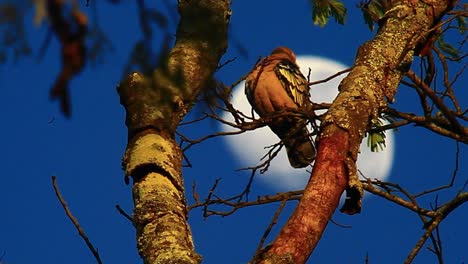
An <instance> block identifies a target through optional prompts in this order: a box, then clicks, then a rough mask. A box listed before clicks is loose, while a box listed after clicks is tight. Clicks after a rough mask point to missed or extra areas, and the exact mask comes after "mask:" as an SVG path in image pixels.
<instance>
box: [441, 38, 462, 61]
mask: <svg viewBox="0 0 468 264" xmlns="http://www.w3.org/2000/svg"><path fill="white" fill-rule="evenodd" d="M437 44H438V46H439V48H440V50H441V51H442V52H444V53H445V54H446V55H448V56H449V57H450V58H451V59H453V60H458V59H459V58H460V53H461V51H460V50H459V49H457V48H455V47H453V46H452V45H451V44H450V43H447V42H445V41H444V39H443V38H442V35H441V36H440V37H439V38H438V39H437Z"/></svg>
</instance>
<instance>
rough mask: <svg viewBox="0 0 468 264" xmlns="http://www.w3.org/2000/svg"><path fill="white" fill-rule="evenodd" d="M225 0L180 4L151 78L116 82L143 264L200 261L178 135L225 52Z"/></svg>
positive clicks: (190, 0) (192, 0) (135, 77)
mask: <svg viewBox="0 0 468 264" xmlns="http://www.w3.org/2000/svg"><path fill="white" fill-rule="evenodd" d="M229 6H230V2H229V1H227V0H179V13H180V15H181V20H180V23H179V25H178V28H177V35H176V38H177V39H176V43H175V46H174V47H173V48H172V50H171V51H170V52H169V54H168V55H167V59H166V60H164V61H163V62H162V63H161V65H160V66H159V67H158V68H157V69H155V70H154V72H153V74H152V76H144V75H142V74H139V73H133V74H131V75H130V76H128V77H127V78H126V79H125V80H124V81H122V82H121V84H120V85H119V87H118V88H117V89H118V92H119V95H120V101H121V104H122V105H123V106H124V107H125V109H126V113H127V117H126V122H125V123H126V125H127V128H128V139H129V142H128V145H127V150H126V152H125V156H124V159H123V167H124V170H125V175H126V179H127V180H128V176H131V177H132V178H133V182H134V184H133V200H134V204H135V209H134V216H133V218H134V224H135V227H136V229H137V241H138V243H137V245H138V251H139V253H140V256H141V257H142V258H143V261H144V263H164V264H167V263H200V262H201V256H200V255H198V254H197V253H196V252H195V249H194V245H193V241H192V234H191V231H190V228H189V225H188V223H187V206H186V200H185V190H184V184H183V178H182V152H181V150H180V148H179V146H178V144H177V143H176V141H175V135H174V133H175V130H176V128H177V126H178V124H179V123H180V121H181V120H182V118H183V117H184V116H185V114H186V113H187V112H188V111H189V110H190V108H191V107H192V105H193V104H194V103H195V99H196V98H197V96H198V95H199V93H200V92H201V91H202V89H204V88H205V86H207V85H208V84H209V83H210V81H211V79H212V75H213V74H214V72H215V70H216V68H217V65H218V63H219V60H220V58H221V56H222V55H223V54H224V52H225V50H226V48H227V26H228V23H229V17H230V14H231V11H230V9H229Z"/></svg>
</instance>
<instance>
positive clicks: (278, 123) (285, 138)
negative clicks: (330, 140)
mask: <svg viewBox="0 0 468 264" xmlns="http://www.w3.org/2000/svg"><path fill="white" fill-rule="evenodd" d="M245 94H246V97H247V100H248V101H249V103H250V105H251V106H252V108H253V109H254V110H255V112H256V113H257V114H258V115H259V116H260V117H267V116H268V115H272V114H274V113H278V112H280V111H288V110H290V111H291V110H293V111H294V110H299V111H306V112H309V111H312V108H311V107H312V104H311V102H310V100H309V85H308V81H307V79H306V78H305V77H304V75H303V74H302V73H301V72H300V70H299V66H298V65H297V63H296V55H295V54H294V52H293V51H292V50H291V49H289V48H287V47H277V48H275V49H274V50H273V51H272V52H271V54H270V55H269V56H267V57H265V58H264V59H263V60H261V61H259V62H258V63H257V64H256V65H255V67H254V68H253V70H252V71H251V72H250V73H249V74H247V76H246V79H245ZM306 124H307V120H306V119H305V118H301V117H299V116H297V115H294V114H286V115H277V117H273V118H272V120H271V122H269V123H268V126H269V127H270V129H271V130H272V131H273V132H274V133H275V134H276V135H277V136H278V137H279V138H280V139H281V141H282V142H283V143H284V146H285V148H286V152H287V155H288V160H289V163H290V165H291V166H292V167H293V168H304V167H307V166H308V165H310V164H311V163H312V161H313V160H314V159H315V155H316V149H315V146H314V143H313V141H312V140H311V138H310V133H309V131H308V129H307V127H306Z"/></svg>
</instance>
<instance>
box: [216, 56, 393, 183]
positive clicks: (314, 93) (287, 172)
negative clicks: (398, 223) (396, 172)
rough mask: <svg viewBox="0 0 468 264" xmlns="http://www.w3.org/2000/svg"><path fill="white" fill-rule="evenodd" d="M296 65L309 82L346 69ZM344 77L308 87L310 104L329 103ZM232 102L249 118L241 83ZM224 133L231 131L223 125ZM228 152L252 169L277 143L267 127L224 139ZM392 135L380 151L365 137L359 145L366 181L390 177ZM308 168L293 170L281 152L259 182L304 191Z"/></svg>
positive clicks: (302, 60) (320, 62) (321, 62)
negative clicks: (370, 146)
mask: <svg viewBox="0 0 468 264" xmlns="http://www.w3.org/2000/svg"><path fill="white" fill-rule="evenodd" d="M297 63H298V64H299V66H300V68H301V72H302V73H303V74H304V76H308V74H309V69H310V81H317V80H323V79H325V78H327V77H329V76H331V75H333V74H335V73H337V72H339V71H342V70H344V69H346V68H348V67H347V66H346V65H343V64H341V63H339V62H336V61H333V60H329V59H326V58H322V57H315V56H298V57H297ZM345 76H346V75H345V74H343V75H340V76H338V77H336V78H334V79H332V80H330V81H328V82H325V83H321V84H318V85H314V86H312V87H311V90H310V94H311V101H313V102H314V103H330V102H332V101H333V99H334V98H335V97H336V96H337V94H338V85H339V83H340V82H341V80H342V79H343V78H344V77H345ZM231 103H232V104H233V106H234V108H235V109H238V110H239V111H241V112H243V113H245V114H246V115H250V113H251V111H252V107H251V106H250V104H249V103H248V101H247V98H246V96H245V93H244V83H243V82H242V83H240V84H239V85H238V86H236V87H235V88H234V91H233V94H232V100H231ZM223 119H225V120H232V117H231V116H230V114H229V113H226V114H224V116H223ZM221 129H222V130H223V131H232V130H233V129H232V128H230V127H228V126H226V125H222V127H221ZM223 138H224V140H225V142H226V144H227V145H228V149H229V150H230V151H232V153H233V155H234V156H235V157H237V158H238V159H239V161H240V164H241V166H242V167H248V166H254V165H257V164H259V163H260V159H261V158H262V157H263V156H264V155H265V154H266V153H267V151H268V150H267V149H265V147H267V146H271V145H273V144H275V143H278V142H279V139H278V137H277V136H276V135H275V134H273V132H271V131H270V129H269V128H268V127H263V128H260V129H256V130H254V131H249V132H245V133H243V134H240V135H235V136H228V137H223ZM393 149H394V143H393V132H392V131H387V132H386V147H385V149H384V150H383V151H379V152H371V151H370V148H369V147H368V146H367V138H365V139H363V141H362V144H361V153H360V154H359V157H358V161H357V165H358V169H359V171H360V172H361V173H362V175H364V176H365V177H367V178H371V179H374V178H377V179H380V180H385V179H386V178H387V177H388V175H389V174H390V170H391V166H392V161H393ZM310 170H311V167H308V168H304V169H294V168H292V167H291V166H290V165H289V162H288V158H287V155H286V151H285V150H284V148H283V149H281V151H280V153H279V154H278V156H277V157H275V159H274V160H273V161H272V162H271V164H270V167H269V169H268V171H267V172H265V173H264V174H260V175H257V176H256V177H257V179H259V180H260V181H261V182H262V183H264V184H266V185H268V186H269V187H270V188H272V189H274V190H275V191H290V190H298V189H303V188H304V187H305V185H306V183H307V181H308V179H309V177H310Z"/></svg>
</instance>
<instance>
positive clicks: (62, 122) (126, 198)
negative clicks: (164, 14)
mask: <svg viewBox="0 0 468 264" xmlns="http://www.w3.org/2000/svg"><path fill="white" fill-rule="evenodd" d="M82 2H84V1H82ZM91 2H93V1H91ZM96 2H98V3H97V5H98V6H97V8H98V14H99V23H100V24H101V26H102V28H103V30H104V32H105V33H106V34H107V35H108V38H109V39H110V40H111V41H112V47H113V51H111V52H108V53H106V54H105V57H104V62H103V63H102V64H98V65H95V66H92V65H90V64H88V65H87V68H86V70H85V71H83V72H82V73H81V74H80V75H79V76H78V77H77V78H75V79H74V80H73V81H72V83H71V94H72V108H73V110H72V115H73V116H72V118H71V119H70V120H67V119H66V118H64V117H63V116H62V115H61V113H60V111H59V107H58V103H57V102H51V101H50V100H49V97H48V96H49V94H48V93H49V89H50V87H51V85H52V83H53V82H54V80H55V77H56V74H57V72H58V71H59V69H60V57H59V45H58V42H57V41H56V39H53V40H52V41H51V43H50V45H49V46H48V48H47V50H46V53H45V56H44V58H43V59H42V60H41V61H38V60H37V59H36V57H37V56H36V55H37V54H38V50H39V47H40V44H41V43H42V41H43V40H44V38H45V35H46V31H47V29H46V27H45V25H42V27H35V26H33V22H32V21H33V12H32V11H33V10H29V12H27V13H26V15H25V17H24V23H25V25H26V30H27V32H26V34H27V36H28V41H29V43H30V45H31V47H32V50H33V54H34V55H33V56H32V57H27V58H23V59H20V60H19V61H18V62H13V61H12V60H11V59H10V60H9V61H8V62H7V63H6V64H4V65H1V66H0V87H1V88H2V91H3V96H1V97H0V100H1V102H0V113H1V114H0V115H1V119H2V124H3V125H2V129H1V130H0V137H1V138H3V143H2V149H3V151H2V154H0V157H1V159H0V160H1V162H0V164H1V167H2V177H1V179H2V180H1V183H0V201H2V203H1V204H0V213H1V214H0V256H2V254H4V256H3V259H2V263H5V264H23V263H25V264H27V263H69V264H73V263H94V259H93V256H92V254H91V253H90V251H89V250H88V249H87V248H86V245H85V243H84V242H83V241H82V239H81V238H80V237H79V236H78V234H77V231H76V230H75V228H74V226H73V225H72V224H71V222H70V220H69V219H68V218H67V217H66V215H65V213H64V211H63V209H62V208H61V206H60V204H59V202H58V200H57V198H56V197H55V194H54V192H53V189H52V185H51V176H52V175H56V176H57V182H58V186H59V188H60V191H61V192H62V195H63V196H64V198H65V199H66V201H67V202H68V205H69V207H70V209H71V210H72V212H73V214H74V215H75V216H76V217H77V218H78V220H79V222H80V224H81V226H82V227H83V229H84V230H85V232H86V233H87V235H88V237H89V238H90V240H91V241H92V243H93V244H94V245H95V246H96V247H97V248H98V249H99V253H100V255H101V258H102V259H103V261H104V263H141V259H140V258H139V256H138V253H137V250H136V243H135V232H134V228H133V226H132V225H131V223H130V222H129V221H128V220H127V219H125V218H124V217H123V216H121V215H120V214H119V213H118V212H117V211H116V209H115V205H117V204H119V205H120V206H121V207H122V208H123V209H124V210H126V211H127V212H128V213H131V211H132V208H133V202H132V196H131V186H130V185H125V183H124V175H123V171H122V169H121V158H122V155H123V153H124V150H125V147H126V142H127V130H126V127H125V123H124V122H125V111H124V109H123V107H122V106H121V105H120V104H119V97H118V94H117V92H116V85H117V84H118V83H119V81H120V80H121V79H122V76H123V75H122V73H123V69H124V65H125V64H126V62H127V59H128V54H129V51H130V50H131V49H132V47H133V45H134V44H135V42H136V41H138V40H139V39H141V38H142V33H141V29H140V28H139V24H138V18H137V9H136V5H135V4H134V3H133V1H126V2H125V1H124V2H125V3H122V4H119V5H110V4H108V3H107V1H96ZM347 4H348V6H347V7H348V11H349V14H348V17H347V22H346V25H345V26H341V25H338V24H336V23H335V22H334V21H331V22H330V23H329V24H328V25H327V26H325V27H323V28H321V27H318V26H314V25H313V23H312V18H311V8H310V5H309V3H308V1H305V0H303V1H287V2H285V1H279V0H272V1H266V0H260V1H239V0H234V1H233V3H232V18H231V25H230V36H229V37H230V41H229V48H228V51H227V53H226V54H225V55H224V57H223V58H222V61H226V60H228V59H232V58H234V57H236V58H237V59H236V60H235V61H234V62H232V63H230V64H228V65H227V66H225V67H223V68H222V69H221V70H220V71H219V72H217V74H216V77H217V78H218V79H219V80H220V81H223V82H224V83H226V84H228V85H230V84H231V83H233V82H235V81H237V80H238V79H239V78H240V77H241V76H243V75H244V74H245V73H247V72H248V71H249V70H250V69H251V68H252V66H253V65H254V63H255V62H256V61H257V59H258V58H259V56H265V55H267V54H269V53H270V51H271V50H272V49H273V48H275V47H277V46H280V45H285V46H288V47H290V48H291V49H293V50H294V51H295V53H296V54H298V55H314V56H321V57H324V58H328V59H331V60H335V61H337V62H340V63H342V64H345V65H352V64H353V60H354V57H355V54H356V51H357V48H358V47H359V45H361V44H363V43H364V42H365V41H367V40H369V39H371V38H372V36H373V35H374V34H375V32H371V31H369V29H368V28H367V26H366V25H365V24H364V23H363V19H362V15H361V13H360V11H359V10H358V9H357V8H356V7H355V1H352V3H347ZM158 8H160V9H161V10H165V9H164V8H163V7H158ZM83 9H84V11H85V12H86V13H89V14H90V13H91V9H90V8H85V7H83ZM170 27H171V29H172V30H173V29H174V27H175V24H174V23H171V24H170ZM154 29H155V33H154V34H155V38H156V40H155V45H159V43H160V42H159V41H158V38H160V36H159V35H158V34H157V32H158V31H156V30H157V28H156V27H155V28H154ZM239 47H242V49H245V50H246V51H247V56H246V55H245V54H242V52H241V49H240V48H239ZM418 64H419V60H418V59H416V60H415V65H418ZM462 66H463V62H462V63H460V64H458V65H456V67H458V68H460V67H462ZM311 70H312V71H314V69H311ZM451 74H452V76H453V74H454V73H451ZM439 78H440V79H441V78H442V77H439ZM467 85H468V79H467V78H466V75H463V76H461V77H460V79H459V81H458V84H457V85H456V91H455V92H456V94H457V96H458V98H459V100H460V103H461V105H462V106H464V107H466V105H467V103H468V90H467V89H464V87H466V86H467ZM393 107H396V108H399V109H402V110H404V111H414V112H416V113H418V114H420V113H421V110H420V106H419V101H418V99H417V95H416V93H415V92H414V91H413V90H411V89H409V88H407V87H400V89H399V93H398V94H397V96H396V102H395V103H394V105H393ZM204 110H205V108H203V107H202V106H197V107H195V108H194V109H193V111H192V112H191V113H190V114H189V115H188V116H187V118H186V120H192V119H194V118H197V117H199V116H200V115H201V113H203V111H204ZM465 125H466V123H465ZM180 130H181V132H182V133H184V134H185V135H187V136H189V137H191V138H197V137H199V136H201V135H205V134H208V133H214V132H216V131H219V130H220V126H219V124H218V123H216V122H215V121H204V122H202V123H199V124H194V125H188V126H184V127H182V128H181V129H180ZM227 146H228V145H227V144H226V143H225V142H224V141H223V139H222V138H216V139H213V140H209V141H206V142H204V143H202V144H200V145H196V146H194V147H193V148H191V149H190V150H188V151H187V153H186V155H187V157H188V159H189V160H190V162H191V164H192V168H185V169H184V177H185V184H186V186H187V192H188V202H189V204H191V203H193V199H192V198H191V186H192V183H193V182H194V181H195V182H196V185H197V191H198V193H199V194H200V196H201V198H205V197H206V194H207V193H208V191H209V189H210V188H211V186H212V184H213V182H214V180H215V179H217V178H220V177H222V180H221V182H220V185H219V187H218V188H219V190H218V194H219V195H221V196H223V197H227V196H229V195H233V194H237V193H239V192H240V191H241V190H242V189H243V187H244V186H245V184H246V183H247V181H248V177H249V173H248V172H242V171H236V169H239V168H241V167H245V166H247V165H252V164H244V163H243V162H241V161H240V160H239V159H238V158H237V157H236V156H235V155H233V153H232V152H231V151H230V150H229V149H228V148H227ZM258 147H259V148H263V146H258ZM467 150H468V149H467V148H466V145H463V144H460V155H459V166H458V172H457V173H458V174H457V175H458V176H457V178H456V180H455V183H454V187H452V188H451V189H448V190H444V191H442V192H440V193H439V196H438V201H439V203H443V202H445V201H447V200H448V199H450V198H451V197H453V196H454V195H455V194H456V192H457V191H459V190H461V188H462V187H463V184H464V183H465V181H467V179H468V174H467V163H466V160H467ZM455 151H456V143H455V142H454V140H452V139H449V138H445V137H442V136H439V135H435V134H434V133H432V132H429V131H428V130H426V129H424V128H421V127H415V126H407V127H403V128H400V129H399V130H398V131H397V132H396V133H395V153H394V163H393V168H392V170H391V175H390V178H389V180H390V181H392V182H396V183H399V184H400V185H401V186H403V187H405V188H407V189H408V190H410V191H411V192H413V193H418V192H420V191H423V190H425V189H430V188H434V187H437V186H440V185H444V184H447V183H449V181H450V179H451V177H452V175H453V172H454V169H455V161H456V159H455V157H456V156H455ZM252 188H253V190H252V193H251V198H253V199H254V198H256V197H257V195H267V194H275V193H276V191H275V188H272V187H271V186H270V185H266V184H264V183H263V182H261V181H255V182H254V185H253V187H252ZM464 191H466V189H465V190H464ZM418 201H419V202H420V204H421V205H422V206H425V207H430V204H431V203H432V204H434V201H435V195H427V196H424V197H422V198H421V199H419V200H418ZM295 204H296V203H295V202H291V203H290V204H288V206H287V207H286V209H285V210H284V212H283V213H282V215H281V217H280V221H279V224H278V225H277V226H275V227H274V228H273V231H272V234H271V235H270V237H269V240H268V241H267V242H270V241H271V239H272V238H274V236H275V234H276V233H277V232H278V231H279V229H280V228H281V226H282V225H283V224H284V222H285V221H286V220H287V218H288V216H289V215H290V213H291V212H292V210H293V209H294V206H295ZM278 206H279V205H278V204H271V205H267V206H262V207H253V208H247V209H242V210H240V211H238V212H236V213H235V214H233V215H231V216H229V217H224V218H222V217H216V216H214V217H210V218H208V219H203V216H202V212H201V210H198V209H197V210H193V211H192V212H191V213H190V216H189V217H190V218H189V221H190V224H191V228H192V231H193V235H194V241H195V246H196V250H197V252H199V253H200V254H201V255H202V256H203V258H204V262H203V263H226V264H231V263H232V264H236V263H246V262H247V261H249V260H250V258H251V257H252V255H253V253H254V252H255V249H256V247H257V245H258V242H259V241H260V238H261V237H262V235H263V232H264V230H265V228H266V227H267V226H268V224H269V223H270V220H271V218H272V217H273V215H274V213H275V211H276V209H277V208H278ZM467 213H468V207H467V206H466V205H464V206H462V207H460V208H458V209H457V210H456V211H455V212H453V213H452V214H451V215H450V216H449V217H448V218H447V219H446V220H444V222H443V223H442V225H441V226H440V231H441V235H442V240H443V247H444V257H445V260H446V263H465V262H467V261H468V251H466V242H465V240H466V237H468V228H466V222H467V220H468V219H467ZM333 220H334V221H336V222H338V223H340V224H343V225H349V226H352V228H343V227H340V226H337V225H335V224H333V223H330V224H329V225H328V227H327V229H326V231H325V233H324V235H323V237H322V240H321V241H320V242H319V244H318V246H317V248H316V249H315V251H314V253H313V254H312V256H311V257H310V259H309V262H310V263H364V260H365V257H366V254H368V255H369V259H370V263H384V264H385V263H388V264H391V263H402V262H403V260H404V259H405V258H406V256H407V255H408V254H409V252H410V250H411V249H412V247H413V246H414V245H415V244H416V242H417V241H418V239H419V237H420V236H421V235H422V234H423V229H422V223H421V221H420V219H419V217H418V216H417V215H416V214H414V213H412V212H410V211H408V210H407V209H404V208H401V207H399V206H396V205H394V204H392V203H390V202H388V201H386V200H383V199H381V198H379V197H372V196H371V197H369V198H368V199H366V200H365V201H364V205H363V210H362V213H361V214H359V215H354V216H348V215H343V214H341V213H339V212H337V213H335V215H334V216H333ZM436 261H437V260H436V258H435V256H434V255H433V253H431V252H430V251H429V250H427V249H426V248H423V249H422V250H421V252H420V254H419V255H418V257H417V258H416V260H415V262H414V263H436Z"/></svg>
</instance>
